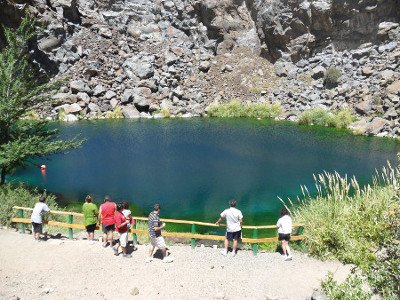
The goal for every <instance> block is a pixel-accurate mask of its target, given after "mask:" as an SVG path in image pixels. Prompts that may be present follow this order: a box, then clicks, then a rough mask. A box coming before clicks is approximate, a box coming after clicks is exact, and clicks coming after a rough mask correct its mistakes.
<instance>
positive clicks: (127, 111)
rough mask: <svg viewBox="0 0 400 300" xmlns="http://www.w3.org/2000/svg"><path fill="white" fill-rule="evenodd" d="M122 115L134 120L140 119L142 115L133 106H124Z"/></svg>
mask: <svg viewBox="0 0 400 300" xmlns="http://www.w3.org/2000/svg"><path fill="white" fill-rule="evenodd" d="M122 114H123V115H124V117H125V118H128V119H132V118H139V117H140V113H139V111H138V110H137V109H136V107H135V106H133V105H128V106H124V107H123V108H122Z"/></svg>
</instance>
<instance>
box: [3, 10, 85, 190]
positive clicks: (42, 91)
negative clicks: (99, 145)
mask: <svg viewBox="0 0 400 300" xmlns="http://www.w3.org/2000/svg"><path fill="white" fill-rule="evenodd" d="M4 34H5V37H6V42H7V46H6V47H5V48H4V49H3V50H2V51H1V52H0V169H1V176H0V185H1V184H3V183H4V182H5V176H6V174H8V173H9V172H10V171H12V170H14V169H16V168H20V167H23V166H25V165H27V164H29V163H32V162H33V160H34V159H35V158H38V157H43V156H47V155H51V154H60V153H64V152H65V151H66V150H69V149H74V148H77V147H79V146H80V145H81V144H82V141H81V140H78V139H77V138H76V137H75V138H72V139H69V140H65V141H64V140H60V139H58V138H57V132H58V131H57V130H55V129H50V128H49V124H48V122H47V121H45V120H39V121H32V120H27V119H26V118H24V117H25V116H26V115H27V114H28V113H29V112H30V111H31V110H32V108H34V107H37V106H40V105H42V104H44V103H49V102H50V101H51V100H50V97H49V96H48V95H49V93H50V92H51V91H54V90H55V88H56V86H57V82H51V81H50V82H47V83H43V81H41V80H40V76H38V75H39V73H38V72H37V71H36V69H35V68H34V67H33V65H32V64H31V63H30V61H29V51H28V47H27V42H28V41H29V40H30V39H32V38H33V37H34V36H35V35H36V34H37V31H36V29H35V21H34V20H33V19H30V18H29V17H26V18H24V19H23V20H22V22H21V25H20V26H19V27H18V29H16V30H12V29H9V28H4ZM43 95H47V96H43Z"/></svg>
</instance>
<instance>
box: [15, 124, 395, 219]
mask: <svg viewBox="0 0 400 300" xmlns="http://www.w3.org/2000/svg"><path fill="white" fill-rule="evenodd" d="M57 126H59V128H60V129H61V136H63V137H71V136H74V135H76V134H80V135H81V137H84V138H86V139H87V142H86V143H85V144H84V146H83V147H82V148H81V149H78V150H74V151H71V152H70V153H68V154H67V155H61V156H54V157H52V159H51V160H50V161H38V162H37V163H38V164H39V165H40V164H42V163H45V164H46V165H47V172H46V174H42V173H41V171H40V170H39V168H37V167H32V168H28V169H25V170H21V171H18V172H17V173H16V174H13V175H12V176H10V177H9V178H8V179H11V180H15V181H25V182H28V183H29V184H33V185H36V186H40V187H41V188H46V189H47V190H49V191H52V192H57V193H61V194H62V195H63V197H64V198H65V199H66V200H67V201H77V200H83V199H84V196H85V195H86V194H88V193H92V194H94V196H95V198H96V200H97V202H101V200H102V198H103V197H104V196H105V195H111V197H112V198H114V199H115V200H116V201H120V200H124V199H126V200H129V201H130V202H131V203H133V204H134V207H135V211H136V212H137V214H146V213H148V212H149V210H150V209H151V206H152V204H153V203H155V202H160V203H161V205H162V216H164V217H169V218H179V219H192V220H199V221H200V220H202V221H215V220H216V219H217V218H218V215H219V213H220V212H221V211H222V210H223V209H224V208H225V207H227V204H228V200H229V199H230V198H231V197H234V198H236V199H237V201H238V208H239V209H241V210H242V212H243V214H244V221H245V224H271V223H273V222H275V220H276V218H277V216H278V211H279V209H280V208H281V207H282V205H281V203H280V201H279V200H278V198H277V196H280V197H282V198H283V199H285V198H287V197H292V198H293V197H295V196H296V195H299V194H300V193H301V189H300V185H302V184H303V185H307V186H308V187H309V189H310V190H311V191H312V190H313V187H314V183H313V178H312V174H314V173H320V172H322V171H324V170H325V171H329V172H333V171H337V172H339V173H340V174H342V175H344V174H348V175H349V176H352V175H355V176H356V177H357V178H358V179H359V181H361V182H363V183H366V182H368V181H370V180H371V176H372V175H373V174H374V171H375V169H376V168H378V169H380V168H381V167H382V166H384V165H385V164H386V161H387V160H390V161H392V162H395V159H396V153H397V152H399V151H400V145H399V143H397V142H395V141H392V140H388V139H379V138H368V137H361V136H353V135H351V134H348V133H346V132H344V131H339V130H335V129H330V128H325V127H323V128H321V127H301V126H297V125H295V124H292V123H286V122H272V121H258V120H242V119H241V120H224V119H222V120H221V119H190V120H186V119H184V120H183V119H168V120H137V121H130V120H115V121H110V120H108V121H93V122H89V121H87V122H79V123H74V124H62V125H57Z"/></svg>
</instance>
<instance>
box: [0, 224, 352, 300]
mask: <svg viewBox="0 0 400 300" xmlns="http://www.w3.org/2000/svg"><path fill="white" fill-rule="evenodd" d="M146 251H147V247H146V246H139V247H138V250H137V251H135V252H133V253H132V258H130V259H127V258H123V257H121V256H120V257H115V256H114V255H113V254H112V251H111V250H110V249H109V248H107V249H104V248H102V247H101V245H100V243H98V242H96V243H95V244H94V245H91V244H89V242H88V241H86V240H77V241H70V240H66V239H59V240H56V239H50V240H48V241H46V242H35V241H34V240H33V238H32V237H31V236H30V235H28V234H19V233H17V232H14V231H10V230H0V299H18V298H17V297H19V298H20V299H91V300H94V299H131V298H135V299H241V298H247V299H307V298H309V297H310V295H311V294H312V292H313V288H317V287H318V286H319V282H320V280H321V279H322V278H324V277H325V275H326V274H327V273H328V271H332V272H335V276H336V277H337V278H338V279H341V278H344V277H345V276H346V274H347V273H348V269H349V267H348V266H343V265H341V264H340V263H338V262H332V261H331V262H321V261H318V260H315V259H312V258H309V257H307V256H306V255H303V254H300V253H295V254H294V259H293V261H289V262H285V261H283V259H282V257H281V256H280V255H279V254H278V253H260V254H259V255H258V256H256V257H255V256H253V254H252V252H251V251H240V252H239V253H238V255H237V256H236V257H231V256H228V257H223V256H222V255H221V254H220V249H213V248H210V247H197V248H196V249H195V250H192V249H191V248H190V246H187V245H183V246H171V247H170V251H171V253H172V256H173V257H174V258H175V261H174V262H173V263H170V264H165V263H163V262H162V261H160V260H159V259H155V260H154V261H153V262H151V263H145V257H146V254H145V253H146ZM135 288H137V290H138V292H139V293H138V294H137V295H135V296H134V295H132V294H135V292H134V290H135ZM137 290H136V292H137Z"/></svg>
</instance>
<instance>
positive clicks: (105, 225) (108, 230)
mask: <svg viewBox="0 0 400 300" xmlns="http://www.w3.org/2000/svg"><path fill="white" fill-rule="evenodd" d="M115 210H116V204H115V203H114V202H113V201H112V200H111V197H110V196H106V197H105V198H104V203H103V204H102V205H100V210H99V225H100V224H101V227H102V231H103V247H107V246H108V243H109V245H110V246H111V247H112V244H113V237H114V230H115V218H114V216H115Z"/></svg>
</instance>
